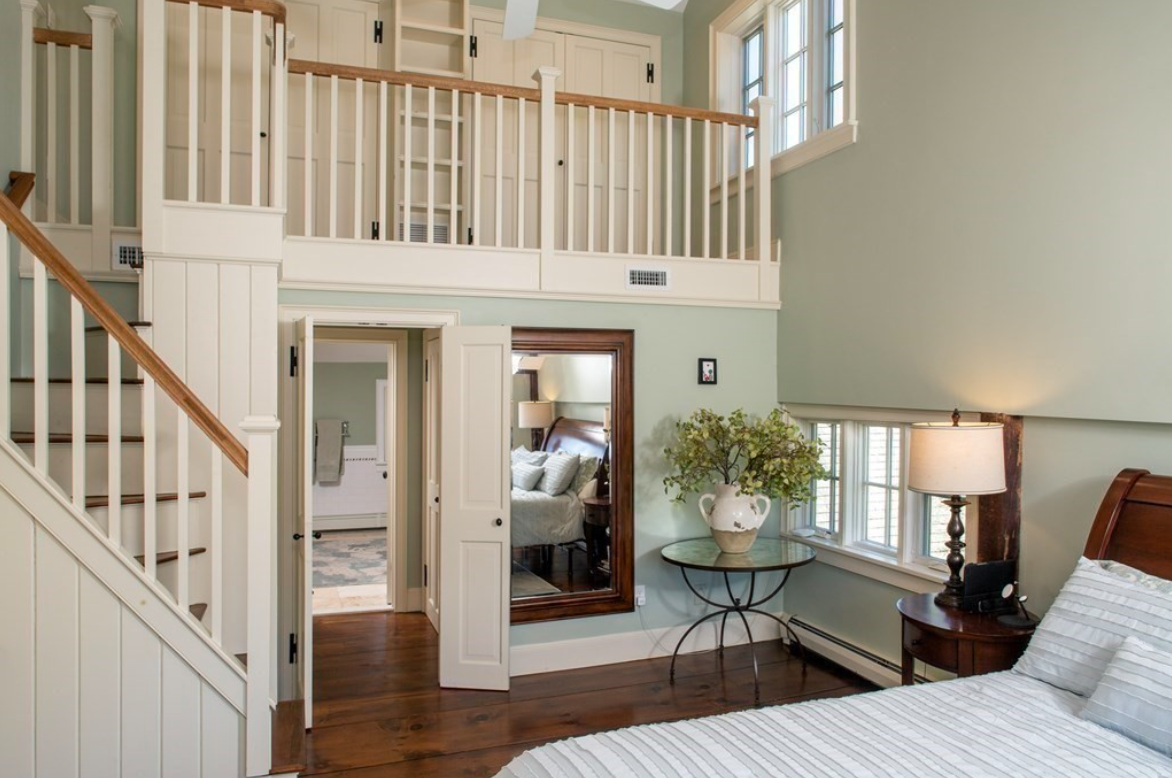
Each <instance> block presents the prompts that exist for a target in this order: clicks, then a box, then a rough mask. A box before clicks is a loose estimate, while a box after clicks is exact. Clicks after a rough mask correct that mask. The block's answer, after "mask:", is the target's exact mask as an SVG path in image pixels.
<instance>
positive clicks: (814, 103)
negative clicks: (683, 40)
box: [708, 0, 858, 197]
mask: <svg viewBox="0 0 1172 778" xmlns="http://www.w3.org/2000/svg"><path fill="white" fill-rule="evenodd" d="M792 1H793V0H739V1H738V2H734V3H733V4H732V5H730V6H729V7H728V8H727V9H725V11H724V12H723V13H721V14H720V16H718V17H717V18H716V19H715V20H713V22H712V23H711V24H710V25H709V46H708V54H709V63H708V64H709V77H710V81H709V94H708V104H709V106H711V108H712V109H713V110H716V111H724V112H727V113H741V112H742V107H741V104H740V96H741V91H740V86H741V84H743V82H744V78H743V77H742V69H743V67H744V65H743V62H744V57H743V55H742V53H741V50H740V45H741V41H742V40H743V39H744V37H745V36H746V35H748V34H749V33H750V32H751V31H752V30H753V29H755V28H756V27H758V26H761V25H764V27H765V65H766V68H765V90H764V94H766V95H769V96H770V97H772V98H774V102H775V114H774V140H773V143H774V147H773V148H774V150H775V151H774V154H773V156H772V163H771V170H770V174H771V176H779V175H782V174H783V173H787V172H789V171H790V170H795V169H797V168H799V167H801V166H803V165H807V164H809V163H811V162H813V161H815V160H817V159H821V158H822V157H824V156H826V155H827V154H831V153H833V152H835V151H838V150H839V149H842V148H845V147H847V146H850V145H851V144H853V143H855V142H856V141H857V140H858V118H857V114H856V110H855V104H856V99H855V83H856V81H857V79H856V75H855V71H856V60H857V57H856V53H855V52H856V45H855V25H854V20H855V3H856V0H843V41H844V50H843V77H844V80H843V87H842V88H843V113H844V117H843V121H842V123H841V124H838V125H837V126H835V127H832V128H830V129H827V130H821V126H822V122H823V117H824V116H825V115H826V113H827V112H828V106H827V101H828V98H829V93H828V91H827V87H828V85H827V84H825V83H823V82H824V81H825V80H826V78H827V62H828V61H827V56H828V48H829V47H828V37H827V32H828V25H827V23H826V22H827V12H826V8H827V2H828V0H801V1H802V2H807V3H809V13H808V14H807V17H808V27H809V29H810V33H809V34H808V36H807V41H806V45H807V46H811V42H813V41H817V43H816V44H815V45H813V46H811V51H810V52H809V56H808V63H809V67H807V74H806V76H807V84H806V100H807V102H808V106H807V111H806V122H807V125H806V137H805V140H803V141H802V142H801V143H798V144H797V145H795V146H792V147H791V148H789V149H785V150H780V151H779V150H778V149H780V142H779V141H780V139H781V137H782V135H781V133H782V132H783V131H784V128H783V126H782V116H783V111H784V108H783V106H782V102H781V99H780V98H781V69H780V56H779V55H778V52H779V51H780V44H781V41H780V40H779V32H780V28H781V20H780V11H781V9H782V8H783V7H785V6H788V5H789V4H790V3H791V2H792ZM714 162H716V163H717V164H716V165H714V167H713V171H714V173H715V175H714V176H713V179H712V180H713V182H714V183H713V186H712V194H713V196H714V197H716V196H717V195H718V194H719V189H720V175H719V173H718V172H717V171H719V169H720V168H719V160H714ZM732 169H734V170H735V168H732ZM755 179H756V176H749V177H747V178H746V186H747V187H752V186H753V185H754V181H755ZM728 183H729V194H730V196H731V195H732V194H734V193H735V191H734V190H735V185H736V184H737V183H738V182H737V179H736V176H733V178H732V179H731V180H730V181H729V182H728Z"/></svg>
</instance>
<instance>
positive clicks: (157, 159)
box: [138, 0, 167, 254]
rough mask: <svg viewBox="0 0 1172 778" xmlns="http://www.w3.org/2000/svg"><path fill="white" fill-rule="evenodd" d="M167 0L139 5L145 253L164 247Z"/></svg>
mask: <svg viewBox="0 0 1172 778" xmlns="http://www.w3.org/2000/svg"><path fill="white" fill-rule="evenodd" d="M166 6H167V3H165V2H155V0H150V1H149V2H144V3H140V5H139V9H140V10H139V19H138V29H139V46H140V47H141V53H142V56H141V59H140V62H141V67H142V70H141V71H140V72H141V74H142V100H141V101H140V103H139V105H140V106H141V110H140V114H139V117H138V121H139V126H140V127H141V128H142V130H141V131H142V136H141V137H142V141H141V143H140V144H139V160H138V172H139V177H140V181H141V182H142V184H141V189H140V191H139V206H140V210H139V217H138V224H139V226H140V227H142V247H143V251H145V252H146V253H148V254H151V253H156V254H157V253H159V252H160V251H161V250H162V247H163V191H164V189H163V181H164V168H165V167H166V165H163V164H162V160H164V159H166V154H167V144H166V117H167V86H166V78H167V13H166V12H167V8H166Z"/></svg>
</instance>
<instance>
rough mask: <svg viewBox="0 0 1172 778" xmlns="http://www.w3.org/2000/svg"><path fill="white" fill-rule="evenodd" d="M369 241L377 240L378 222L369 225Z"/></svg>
mask: <svg viewBox="0 0 1172 778" xmlns="http://www.w3.org/2000/svg"><path fill="white" fill-rule="evenodd" d="M370 239H371V240H378V222H371V223H370Z"/></svg>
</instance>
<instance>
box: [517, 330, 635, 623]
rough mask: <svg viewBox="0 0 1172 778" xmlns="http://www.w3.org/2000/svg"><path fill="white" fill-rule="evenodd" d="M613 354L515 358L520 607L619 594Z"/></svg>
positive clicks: (536, 354) (534, 354)
mask: <svg viewBox="0 0 1172 778" xmlns="http://www.w3.org/2000/svg"><path fill="white" fill-rule="evenodd" d="M613 379H614V355H613V354H605V353H600V354H588V353H572V354H571V353H546V352H530V351H524V352H522V351H515V352H514V353H513V441H512V448H513V452H512V527H513V530H512V546H513V564H512V590H513V600H514V601H522V600H530V599H534V598H541V597H555V596H559V595H564V594H569V593H577V592H593V591H605V590H609V589H610V588H611V587H612V580H611V578H612V575H611V533H610V519H611V516H610V495H611V478H610V474H611V472H613V467H614V463H613V462H612V461H611V447H610V442H611V417H612V410H613V400H614V397H613V386H614V380H613Z"/></svg>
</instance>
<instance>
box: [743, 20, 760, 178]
mask: <svg viewBox="0 0 1172 778" xmlns="http://www.w3.org/2000/svg"><path fill="white" fill-rule="evenodd" d="M741 51H742V52H743V62H742V65H741V79H742V84H741V112H742V113H746V114H749V113H752V110H751V108H750V106H752V104H753V101H754V100H756V99H757V97H758V96H759V95H760V94H761V92H763V91H764V90H765V27H764V26H759V27H757V29H755V30H753V31H752V32H751V33H749V34H748V35H746V36H745V39H744V40H743V41H742V42H741ZM756 148H757V130H756V129H755V128H750V129H749V130H748V131H747V132H746V133H745V167H751V166H752V164H753V160H754V159H755V155H756V153H757V151H756Z"/></svg>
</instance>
